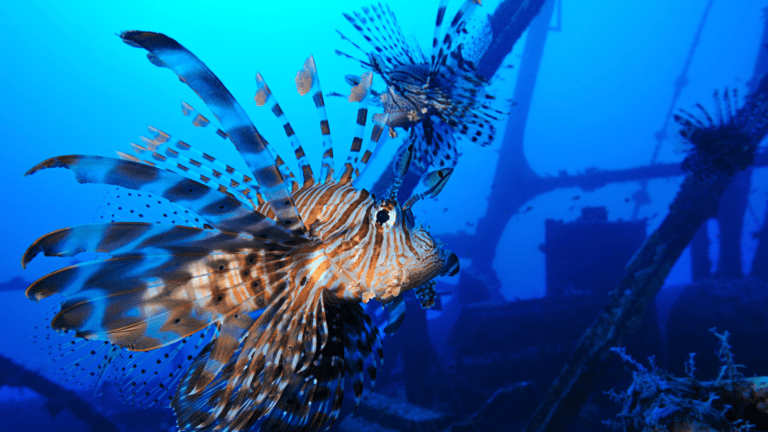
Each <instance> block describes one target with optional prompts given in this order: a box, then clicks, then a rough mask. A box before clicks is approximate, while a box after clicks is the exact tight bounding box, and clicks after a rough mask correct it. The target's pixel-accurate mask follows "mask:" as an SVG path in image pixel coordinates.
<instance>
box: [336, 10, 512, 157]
mask: <svg viewBox="0 0 768 432" xmlns="http://www.w3.org/2000/svg"><path fill="white" fill-rule="evenodd" d="M447 3H448V0H441V2H440V6H439V8H438V13H437V20H436V23H435V30H434V36H433V41H432V54H431V57H429V58H428V57H427V55H425V54H424V52H423V51H422V50H421V48H420V47H419V45H417V44H415V43H409V42H407V41H406V39H405V38H404V37H403V34H402V31H401V29H400V27H399V25H398V23H397V19H396V18H395V16H394V13H393V12H392V11H391V10H390V9H389V7H388V6H382V5H378V6H377V5H372V6H370V8H367V7H366V8H363V10H362V12H355V13H354V16H352V15H348V14H345V15H344V16H345V17H346V18H347V20H348V21H349V22H350V23H352V25H353V26H354V27H355V29H357V31H358V32H360V34H361V35H362V36H363V37H364V38H365V40H366V41H368V43H369V44H370V45H371V46H372V47H373V49H374V50H373V51H372V52H367V51H365V50H364V49H362V48H360V47H359V46H358V45H357V44H355V43H354V42H352V40H351V39H349V38H347V37H346V36H344V35H343V34H342V38H343V39H345V40H347V41H349V42H350V43H352V44H353V45H354V46H355V47H356V48H358V49H359V50H361V51H362V52H363V53H365V56H366V58H364V59H357V58H354V57H353V56H351V55H349V54H346V53H343V52H341V51H338V50H337V51H336V52H337V54H339V55H343V56H346V57H349V58H353V59H355V60H357V61H358V62H360V64H361V65H362V66H363V67H364V68H366V69H369V70H371V71H373V72H375V73H376V74H378V75H379V76H380V77H381V78H382V79H383V81H384V82H385V84H386V86H387V87H386V90H385V91H383V92H381V93H378V96H379V101H378V102H379V103H380V104H381V105H382V107H383V108H384V113H383V114H375V115H374V117H373V119H374V121H375V122H377V123H378V124H380V125H383V126H388V127H389V128H390V129H389V130H390V135H395V134H396V133H395V131H394V128H403V129H406V130H409V131H410V132H409V136H408V145H413V146H414V161H415V163H416V164H417V165H418V167H419V168H420V169H421V170H422V171H428V170H430V169H434V168H444V167H453V166H455V164H456V160H457V158H458V156H459V151H458V149H457V147H456V137H457V136H463V137H464V138H465V139H467V140H469V141H471V142H474V143H479V144H481V145H488V144H490V143H491V142H492V141H493V139H494V136H495V127H494V125H493V121H495V120H496V119H497V117H496V114H498V113H499V112H498V111H496V110H495V109H493V108H492V107H491V106H490V103H491V101H492V100H493V99H494V98H493V96H491V95H489V94H488V93H487V92H486V87H487V86H488V84H489V83H488V81H487V80H486V79H485V78H484V77H483V76H481V75H479V74H478V73H477V72H476V69H475V63H476V62H477V61H478V60H479V59H480V58H481V57H482V55H483V54H484V53H485V50H486V49H487V48H488V45H489V43H490V39H491V30H490V25H489V24H488V21H487V18H484V17H483V18H479V19H476V20H474V22H473V21H470V19H471V18H472V13H473V12H474V9H475V8H476V6H477V5H478V3H479V2H477V1H476V0H467V1H466V2H465V3H464V4H463V5H462V6H461V8H460V9H459V11H458V12H457V13H456V15H455V16H454V18H453V20H452V21H451V22H450V23H449V24H448V28H447V30H445V34H444V35H443V34H442V31H443V27H444V22H443V21H444V17H445V9H446V6H447ZM473 23H478V24H477V25H475V26H474V27H475V28H472V27H473V25H472V24H473ZM347 81H348V82H349V83H350V84H353V85H354V84H357V83H358V82H359V79H358V78H357V77H355V76H350V77H347Z"/></svg>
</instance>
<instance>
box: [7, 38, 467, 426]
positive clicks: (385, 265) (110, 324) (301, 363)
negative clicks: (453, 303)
mask: <svg viewBox="0 0 768 432" xmlns="http://www.w3.org/2000/svg"><path fill="white" fill-rule="evenodd" d="M120 36H121V38H122V39H123V40H124V41H125V42H126V43H128V44H129V45H132V46H137V47H142V48H144V49H146V50H148V51H149V54H148V57H149V58H150V60H151V61H152V63H154V64H155V65H158V66H162V67H167V68H170V69H171V70H173V71H174V72H175V73H176V74H177V75H178V76H179V78H180V79H181V80H182V81H183V82H185V83H186V84H187V85H189V86H190V87H191V88H192V89H193V90H194V91H195V92H196V93H197V94H198V95H199V96H200V97H201V98H202V99H203V101H204V102H205V103H206V104H207V105H208V107H209V108H210V109H211V111H212V112H213V113H214V115H215V116H216V117H217V119H218V120H219V122H220V124H221V126H222V129H219V130H218V131H217V133H218V134H219V136H221V137H224V138H228V139H229V140H230V141H232V142H233V143H234V144H235V146H236V147H237V149H238V150H239V152H240V153H241V155H243V157H244V159H245V162H246V165H248V167H249V170H250V171H251V172H250V173H248V174H242V173H239V172H237V171H236V170H235V169H234V168H232V167H230V166H229V165H225V164H223V163H221V162H219V161H218V160H216V159H215V158H214V157H212V156H210V155H208V154H206V153H200V152H198V151H196V150H195V149H194V148H192V147H191V146H190V145H189V144H187V143H185V142H183V141H181V140H177V139H173V138H172V137H171V136H170V135H168V134H166V133H164V132H162V131H159V130H157V129H154V128H151V127H150V131H151V132H152V133H153V135H154V136H153V137H151V138H142V140H143V144H144V145H134V149H135V150H136V151H137V152H138V153H139V157H136V156H130V155H126V154H123V153H119V154H120V156H121V157H122V159H123V160H119V159H110V158H102V157H95V156H80V155H74V156H60V157H55V158H51V159H48V160H46V161H44V162H42V163H41V164H39V165H38V166H36V167H34V168H33V169H31V170H30V172H29V173H34V172H36V171H39V170H41V169H44V168H52V167H64V168H68V169H70V170H72V171H73V172H74V173H75V175H76V178H77V180H78V181H79V182H81V183H103V184H110V185H116V186H121V187H122V188H125V189H127V190H129V191H130V190H133V191H134V192H133V193H134V194H135V193H136V191H139V193H138V196H141V195H142V194H144V198H145V199H147V203H148V204H147V205H146V207H147V208H149V207H150V204H152V205H154V201H155V200H157V204H158V205H161V204H162V202H170V203H173V205H178V206H180V207H178V208H183V209H186V210H183V211H184V212H192V213H190V214H194V215H196V216H197V217H198V218H200V219H203V220H201V221H199V223H198V224H197V225H199V226H183V225H179V224H167V223H160V222H161V221H160V220H158V221H156V223H151V222H150V223H142V222H115V223H107V224H91V225H81V226H76V227H72V228H67V229H63V230H59V231H55V232H53V233H50V234H47V235H45V236H43V237H41V238H40V239H38V240H37V241H36V242H35V243H34V244H33V245H32V246H30V248H29V249H28V250H27V252H26V254H25V256H24V258H23V260H22V263H23V264H24V265H26V264H27V263H28V262H29V261H30V260H31V259H32V258H34V256H35V255H37V254H38V253H40V252H43V253H44V254H45V255H47V256H74V255H76V254H78V253H80V252H103V253H107V254H109V255H110V257H109V258H108V259H103V260H96V261H90V262H84V263H81V264H77V265H73V266H70V267H66V268H64V269H61V270H59V271H57V272H54V273H51V274H49V275H47V276H44V277H42V278H41V279H39V280H38V281H36V282H35V283H33V284H32V285H31V286H30V287H29V288H28V290H27V296H28V297H30V298H34V299H36V300H40V299H42V298H45V297H48V296H50V295H53V294H61V295H63V296H64V297H65V301H64V302H63V303H62V305H61V310H60V311H59V312H58V313H57V314H56V316H55V317H54V318H53V320H52V322H51V328H53V329H55V330H57V331H60V332H62V331H65V332H66V331H74V332H75V335H76V336H78V337H80V338H83V339H88V340H102V341H106V342H105V344H108V345H109V344H110V343H111V344H113V345H114V347H113V348H111V349H109V350H108V354H105V355H104V359H105V360H104V362H102V363H101V364H100V365H99V366H98V370H99V372H98V374H99V377H98V379H101V378H102V375H103V376H105V377H108V378H109V377H111V378H110V379H114V382H115V383H116V384H117V386H118V388H119V390H120V392H121V393H122V392H123V391H125V393H124V394H125V395H127V396H125V397H126V399H128V400H132V401H144V400H145V401H147V402H149V403H152V401H153V399H154V402H159V401H160V400H159V397H160V395H165V396H163V397H167V399H166V400H167V401H169V402H170V404H171V406H172V407H173V409H174V410H175V412H176V415H177V417H178V424H179V427H180V428H181V429H182V430H230V431H238V430H246V429H251V428H253V429H263V430H319V429H321V428H323V427H327V426H329V425H330V424H331V423H332V422H333V421H334V420H335V419H336V418H337V417H338V416H339V410H340V408H341V405H342V397H343V393H344V381H345V379H349V380H350V381H351V382H352V390H353V392H354V395H355V404H356V405H357V403H358V402H359V399H360V397H361V395H362V391H363V387H364V383H366V382H368V383H370V385H371V386H372V385H373V383H374V381H375V377H376V371H377V370H378V369H379V368H380V367H381V364H382V361H383V351H382V349H381V344H380V335H379V331H378V329H377V328H376V326H375V325H374V324H373V323H372V320H371V318H370V317H369V316H368V315H367V314H366V313H365V311H364V310H363V308H362V307H361V305H360V302H367V301H368V300H370V299H372V298H375V299H377V300H379V301H381V302H382V303H385V304H387V305H399V304H401V303H402V298H401V297H400V295H401V293H402V292H404V291H406V290H409V289H412V288H417V287H419V288H418V289H417V294H418V295H419V296H420V297H422V298H424V297H429V296H430V292H433V290H432V284H433V283H434V282H432V281H431V279H432V278H433V277H435V276H437V275H439V274H441V273H443V274H444V273H448V272H452V271H453V270H452V267H453V268H457V267H456V266H457V265H458V264H457V262H456V261H455V255H453V254H449V253H446V252H444V251H442V250H441V249H440V247H439V245H438V244H437V243H436V242H435V241H434V240H433V239H432V238H431V236H430V235H429V234H428V233H427V232H426V231H425V230H423V229H422V228H421V227H414V226H413V225H412V224H411V223H409V221H410V218H409V216H411V215H410V210H409V209H407V208H405V209H404V208H403V207H401V206H400V205H399V204H398V203H397V202H396V201H395V200H393V199H391V196H394V194H392V195H390V198H385V199H383V200H378V201H377V200H375V199H374V197H372V196H371V195H370V194H369V193H368V192H367V191H365V190H359V189H356V188H355V187H354V186H353V185H352V180H354V178H355V177H356V176H357V175H358V174H359V169H361V168H362V167H363V166H364V165H365V162H366V161H367V160H368V158H369V157H370V154H371V152H370V149H368V150H366V151H365V152H364V154H363V156H362V157H361V158H358V156H359V155H360V153H362V144H363V139H362V132H363V130H364V126H365V119H366V114H367V107H366V104H367V100H368V94H369V91H370V82H371V76H370V74H368V75H365V76H363V77H362V79H361V82H360V84H359V85H358V86H356V87H355V88H354V89H353V91H352V95H351V96H350V101H355V102H360V104H361V107H360V109H359V110H358V121H357V130H356V137H355V139H354V141H353V144H352V148H351V152H350V156H349V158H348V159H347V160H346V162H345V163H344V165H343V171H341V172H340V173H338V175H337V173H335V172H334V165H333V156H332V155H333V152H332V148H331V141H330V129H329V127H328V121H327V117H326V115H325V108H324V102H323V98H322V93H321V91H320V87H319V81H318V78H317V73H316V70H315V66H314V61H313V60H312V58H310V59H309V60H307V62H306V63H305V65H304V68H303V69H302V70H301V71H300V72H299V74H298V75H297V78H296V83H297V89H298V90H299V92H300V93H301V94H307V93H310V92H311V93H312V98H313V101H314V102H315V105H316V107H317V110H318V113H319V114H320V119H321V121H320V125H321V131H322V133H323V142H324V150H325V153H324V157H323V165H322V170H321V173H320V176H318V177H319V179H318V178H316V176H315V175H314V174H313V172H312V169H311V167H310V166H309V163H308V162H307V160H306V156H305V155H304V150H303V148H302V147H301V145H300V144H299V142H298V140H297V139H296V137H295V135H294V134H293V130H292V128H291V126H290V123H288V121H287V119H286V118H285V114H284V113H283V112H282V110H281V109H280V106H279V105H278V104H277V102H276V101H275V100H274V98H273V97H272V94H271V92H270V91H269V88H268V87H267V86H266V84H265V83H264V81H263V79H262V78H261V75H257V86H258V91H257V94H256V98H255V99H256V102H257V105H259V106H269V107H270V108H271V109H272V112H273V113H274V114H275V115H276V116H277V117H278V119H280V120H282V121H284V128H285V132H286V138H287V139H288V140H289V141H290V142H291V145H292V146H293V149H294V153H295V155H296V158H297V161H298V164H299V167H300V169H301V175H300V176H298V177H297V176H294V175H293V173H291V172H290V170H289V169H288V168H287V167H286V166H285V164H284V163H283V161H282V159H280V157H277V158H274V157H273V156H272V152H271V149H270V148H269V147H268V146H267V143H266V141H265V140H264V138H263V137H262V136H261V135H260V134H259V133H258V131H256V129H255V127H254V126H253V124H252V123H251V122H250V120H249V119H248V118H247V116H246V115H245V114H244V112H243V110H242V108H241V107H240V106H239V104H237V102H236V101H235V100H234V98H233V97H232V96H231V94H229V92H228V91H227V89H226V88H225V87H224V86H223V84H221V82H220V81H219V80H218V78H216V76H215V75H213V73H212V72H211V71H210V70H209V69H208V68H207V67H206V66H205V65H204V64H203V63H202V62H200V60H198V59H197V58H196V57H195V56H194V55H192V54H191V53H190V52H189V51H187V50H186V49H185V48H184V47H182V46H181V45H179V44H178V43H177V42H176V41H174V40H173V39H170V38H168V37H167V36H164V35H162V34H157V33H149V32H125V33H123V34H121V35H120ZM182 108H183V112H184V114H186V115H188V116H190V117H192V118H193V123H194V124H195V125H196V126H207V125H208V123H210V122H209V121H208V119H206V118H205V117H203V116H202V115H200V114H198V113H197V112H196V111H194V109H193V108H192V107H191V106H189V105H188V104H186V103H184V104H183V106H182ZM381 132H382V128H381V127H379V126H375V127H374V130H373V133H372V139H371V141H372V142H373V144H375V141H376V140H378V137H379V136H380V134H381ZM407 165H408V159H407V158H405V159H404V164H403V168H404V169H405V170H407ZM403 174H404V171H403ZM435 187H436V188H438V189H439V187H440V186H439V185H438V184H437V183H436V184H435ZM126 193H127V194H128V195H131V192H126ZM174 208H177V207H174ZM169 212H170V211H169ZM174 213H177V212H176V211H174ZM138 216H139V217H142V215H141V214H139V215H138ZM162 216H163V217H168V214H163V215H162ZM190 217H191V216H190ZM198 220H199V219H198ZM163 221H164V220H163ZM171 222H172V223H173V222H174V221H171ZM427 300H428V299H427ZM428 303H429V302H428V301H427V305H428ZM398 310H399V308H398ZM211 327H214V328H215V333H214V334H213V336H206V335H209V333H208V332H207V331H206V329H209V328H211ZM201 331H202V332H201ZM198 333H200V334H201V340H205V341H207V340H210V342H208V343H207V345H205V346H204V347H203V348H202V349H201V350H199V353H196V354H195V355H191V354H190V355H189V356H186V354H185V353H186V352H187V351H185V350H187V348H186V347H184V346H183V345H184V344H186V342H187V340H188V338H189V337H190V336H191V335H193V334H198ZM206 337H210V339H206ZM179 341H181V342H183V343H180V342H179ZM73 344H74V342H73ZM190 345H191V344H190ZM110 346H111V345H110ZM119 347H122V348H127V350H128V351H122V353H121V351H120V350H119V349H118V348H119ZM104 349H107V348H104ZM136 351H147V353H143V354H145V355H147V356H150V357H144V358H143V359H142V360H140V359H141V357H139V354H137V353H135V352H136ZM71 352H75V349H72V350H71ZM94 352H95V351H91V354H93V353H94ZM126 353H128V354H126ZM153 353H159V354H153ZM180 353H181V354H180ZM67 354H68V353H65V354H63V355H67ZM169 357H170V359H171V360H173V359H177V360H178V369H179V370H180V371H181V372H177V371H175V370H173V369H175V367H174V368H172V370H171V372H170V373H169V374H168V377H167V378H165V377H163V374H164V373H163V374H160V375H158V369H155V370H154V377H153V376H151V374H150V372H151V371H152V369H145V368H144V366H143V365H144V364H152V365H154V360H155V358H157V360H156V363H157V364H158V365H159V364H161V362H162V361H167V359H169ZM184 357H188V360H185V359H184ZM110 362H112V364H110ZM81 363H82V361H79V360H78V361H76V362H74V363H73V364H74V366H77V367H78V368H81V366H80V365H81ZM174 364H175V363H174ZM140 365H141V366H140ZM108 367H111V369H110V371H109V372H105V370H106V369H107V368H108ZM153 367H154V366H153ZM72 369H73V370H75V371H76V369H77V368H72ZM145 373H146V375H144V374H145ZM132 374H137V375H135V376H134V375H132ZM366 376H367V378H366ZM148 383H149V384H148ZM153 386H154V388H152V389H150V388H149V387H153ZM174 387H177V388H176V389H175V392H174V390H173V389H172V388H174ZM166 389H167V390H166ZM144 390H146V393H145V394H144ZM166 392H170V393H166Z"/></svg>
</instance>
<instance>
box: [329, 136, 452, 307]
mask: <svg viewBox="0 0 768 432" xmlns="http://www.w3.org/2000/svg"><path fill="white" fill-rule="evenodd" d="M412 152H413V146H409V147H407V148H406V150H405V151H404V152H402V153H401V154H400V155H399V157H398V158H397V159H398V161H397V163H396V164H395V173H396V180H395V181H394V183H393V184H392V185H391V186H390V188H389V190H388V191H387V192H385V193H384V198H383V199H379V200H375V199H374V198H373V197H372V196H371V197H369V200H368V202H367V205H368V208H367V211H366V212H365V217H366V218H367V219H366V220H364V221H362V222H361V225H362V226H363V227H364V228H363V229H360V230H359V231H358V232H357V235H358V237H357V242H356V244H357V247H356V252H355V254H353V255H351V256H350V258H351V259H346V260H340V262H339V265H340V266H342V267H343V268H344V269H345V270H346V271H347V272H348V273H350V274H357V275H358V276H359V277H358V278H357V280H359V281H361V282H362V285H363V286H362V287H360V288H361V290H360V292H359V295H360V296H361V299H362V301H364V302H367V301H368V300H370V299H371V298H376V300H378V301H380V302H388V301H390V300H392V299H393V298H394V297H396V296H398V295H400V294H401V293H402V292H405V291H408V290H410V289H414V288H418V287H421V286H426V285H429V284H431V283H432V282H430V281H431V280H432V279H433V278H434V277H436V276H439V275H445V274H447V275H451V276H453V275H455V274H456V273H457V272H458V266H459V264H458V259H457V258H456V255H455V254H453V253H452V252H450V251H445V250H443V249H442V245H441V244H440V243H439V242H437V241H436V240H435V239H434V238H432V236H431V234H430V233H429V232H428V231H427V229H425V228H424V227H422V226H421V225H416V224H415V222H414V218H413V212H412V207H413V205H414V204H415V203H416V202H417V201H419V200H420V199H421V198H424V197H426V196H435V195H437V193H439V192H440V190H441V189H442V188H443V186H444V185H445V184H446V182H447V180H448V177H450V174H451V172H452V170H450V169H445V170H440V171H436V172H433V173H430V174H428V175H426V176H425V181H424V183H425V185H426V186H427V190H426V191H425V192H424V193H421V194H416V195H414V196H412V197H411V198H410V199H409V200H408V201H406V202H405V203H404V204H402V205H401V204H400V203H398V201H397V192H398V190H399V187H400V185H401V183H402V179H403V176H404V175H405V172H407V170H408V166H409V165H410V161H411V158H412ZM361 235H362V236H361ZM347 238H348V239H350V240H351V239H352V238H353V237H350V236H348V237H347ZM417 291H418V290H417Z"/></svg>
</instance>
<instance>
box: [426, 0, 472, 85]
mask: <svg viewBox="0 0 768 432" xmlns="http://www.w3.org/2000/svg"><path fill="white" fill-rule="evenodd" d="M447 5H448V0H440V5H439V6H438V9H437V20H436V21H435V31H434V35H433V37H432V57H431V61H430V67H429V76H430V78H434V77H436V76H437V75H438V74H440V69H441V68H442V67H443V66H445V65H446V63H447V62H448V60H449V59H450V58H451V54H452V53H454V51H455V49H454V40H453V39H454V38H455V37H456V36H457V30H460V26H462V25H463V23H464V22H465V21H464V20H465V19H466V16H469V14H471V13H472V11H473V10H474V8H475V7H476V6H478V2H477V0H465V1H464V3H463V4H462V5H461V7H460V8H459V10H458V12H456V15H454V16H453V20H451V23H450V24H449V26H448V29H447V30H446V31H445V33H444V34H443V32H442V27H443V21H444V18H445V9H446V6H447ZM441 35H442V36H441ZM441 38H442V40H440V39H441ZM456 42H458V41H456Z"/></svg>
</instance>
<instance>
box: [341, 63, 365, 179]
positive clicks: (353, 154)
mask: <svg viewBox="0 0 768 432" xmlns="http://www.w3.org/2000/svg"><path fill="white" fill-rule="evenodd" d="M372 80H373V73H372V72H366V73H364V74H363V75H362V76H361V77H360V79H359V80H358V83H357V85H355V86H353V87H352V91H351V93H350V95H349V97H348V100H349V101H350V102H359V103H360V106H359V107H358V108H357V120H356V121H355V124H356V126H355V137H354V138H353V139H352V146H351V147H350V149H349V155H348V156H347V161H346V162H344V172H343V173H342V174H341V177H339V182H340V183H348V182H350V181H352V180H354V178H355V177H357V176H358V175H359V174H360V171H359V170H358V169H357V163H358V158H359V156H360V151H361V150H362V148H363V133H364V132H365V123H366V122H367V120H368V100H369V96H370V94H371V82H372Z"/></svg>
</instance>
